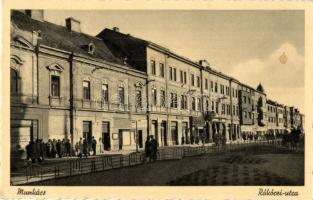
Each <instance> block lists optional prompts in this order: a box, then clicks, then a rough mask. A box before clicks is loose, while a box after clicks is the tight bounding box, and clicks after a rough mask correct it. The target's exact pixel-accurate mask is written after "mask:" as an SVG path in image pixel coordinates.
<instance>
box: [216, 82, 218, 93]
mask: <svg viewBox="0 0 313 200" xmlns="http://www.w3.org/2000/svg"><path fill="white" fill-rule="evenodd" d="M217 91H218V88H217V83H215V92H217Z"/></svg>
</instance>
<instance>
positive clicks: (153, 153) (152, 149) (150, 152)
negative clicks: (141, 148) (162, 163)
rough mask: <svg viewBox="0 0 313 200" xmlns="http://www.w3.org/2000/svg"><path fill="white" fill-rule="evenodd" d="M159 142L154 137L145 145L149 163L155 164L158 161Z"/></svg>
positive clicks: (149, 138)
mask: <svg viewBox="0 0 313 200" xmlns="http://www.w3.org/2000/svg"><path fill="white" fill-rule="evenodd" d="M157 152H158V142H157V141H156V139H154V138H153V135H150V136H148V137H147V140H146V143H145V156H146V160H147V161H148V162H154V161H156V159H157Z"/></svg>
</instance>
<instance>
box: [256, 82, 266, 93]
mask: <svg viewBox="0 0 313 200" xmlns="http://www.w3.org/2000/svg"><path fill="white" fill-rule="evenodd" d="M256 90H257V91H258V92H261V93H265V91H264V88H263V86H262V84H261V83H260V84H259V85H258V87H257V88H256Z"/></svg>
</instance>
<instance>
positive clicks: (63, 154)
mask: <svg viewBox="0 0 313 200" xmlns="http://www.w3.org/2000/svg"><path fill="white" fill-rule="evenodd" d="M61 155H62V157H64V156H65V139H63V140H62V141H61Z"/></svg>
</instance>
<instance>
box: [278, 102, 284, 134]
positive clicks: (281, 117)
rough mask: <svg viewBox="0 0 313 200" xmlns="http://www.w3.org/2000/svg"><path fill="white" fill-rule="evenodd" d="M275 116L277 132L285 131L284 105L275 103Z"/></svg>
mask: <svg viewBox="0 0 313 200" xmlns="http://www.w3.org/2000/svg"><path fill="white" fill-rule="evenodd" d="M276 105H277V106H276V108H277V110H276V116H277V117H276V118H277V123H276V126H277V133H279V134H283V133H284V132H285V130H286V129H285V126H284V125H285V119H284V106H283V105H282V104H278V103H277V104H276Z"/></svg>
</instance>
